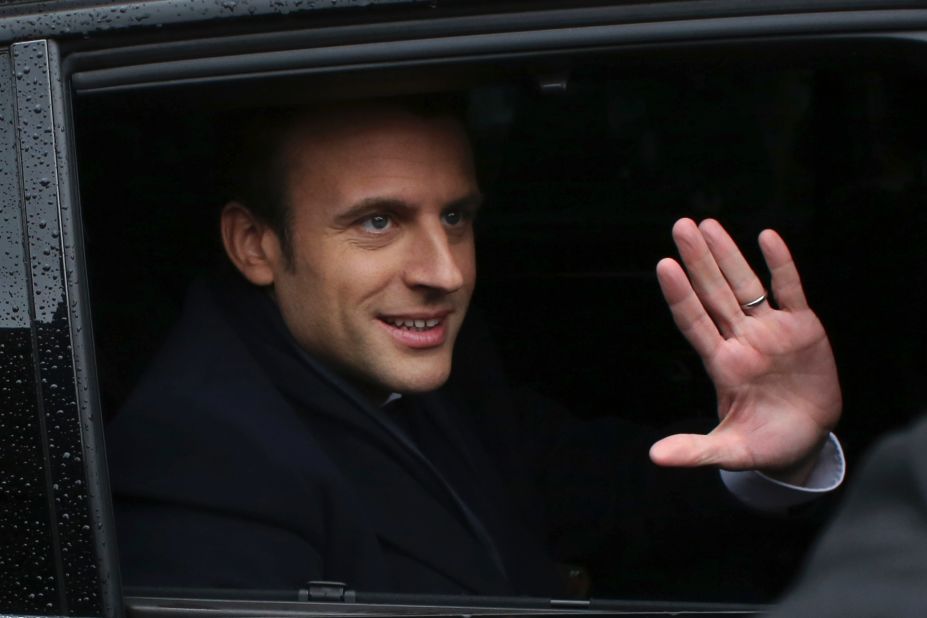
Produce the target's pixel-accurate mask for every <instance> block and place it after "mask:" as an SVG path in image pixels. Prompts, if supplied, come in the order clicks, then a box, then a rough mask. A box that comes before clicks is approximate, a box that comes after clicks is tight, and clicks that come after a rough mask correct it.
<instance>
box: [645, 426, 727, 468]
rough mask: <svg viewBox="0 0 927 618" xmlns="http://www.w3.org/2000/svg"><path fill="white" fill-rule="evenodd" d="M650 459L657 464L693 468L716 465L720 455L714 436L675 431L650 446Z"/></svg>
mask: <svg viewBox="0 0 927 618" xmlns="http://www.w3.org/2000/svg"><path fill="white" fill-rule="evenodd" d="M650 460H651V461H653V463H655V464H657V465H658V466H668V467H677V468H679V467H681V468H694V467H697V466H711V465H716V464H718V463H719V461H720V460H721V457H720V453H719V445H718V440H717V438H716V437H714V436H711V435H707V436H703V435H701V434H695V433H677V434H675V435H672V436H669V437H666V438H663V439H662V440H660V441H659V442H657V443H656V444H654V445H653V446H651V447H650Z"/></svg>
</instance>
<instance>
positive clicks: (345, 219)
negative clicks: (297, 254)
mask: <svg viewBox="0 0 927 618" xmlns="http://www.w3.org/2000/svg"><path fill="white" fill-rule="evenodd" d="M482 204H483V195H482V194H481V193H479V192H474V193H470V194H469V195H465V196H464V197H461V198H458V199H456V200H452V201H451V202H448V203H447V204H445V205H444V206H443V207H442V208H441V210H447V209H452V208H461V209H467V210H470V211H471V212H472V213H473V214H476V212H477V211H478V210H479V208H480V206H481V205H482ZM415 209H416V207H415V205H413V204H412V203H410V202H407V201H405V200H402V199H398V198H392V197H368V198H365V199H362V200H361V201H359V202H357V203H356V204H354V205H352V206H351V207H349V208H348V209H347V210H345V211H344V212H341V213H338V215H337V216H336V217H335V222H336V224H338V225H351V224H353V223H354V222H355V221H357V220H358V219H360V218H362V217H364V216H365V215H368V214H371V213H374V212H379V211H386V212H397V213H399V214H411V213H412V212H414V211H415Z"/></svg>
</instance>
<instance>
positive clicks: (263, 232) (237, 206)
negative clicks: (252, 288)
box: [219, 202, 284, 286]
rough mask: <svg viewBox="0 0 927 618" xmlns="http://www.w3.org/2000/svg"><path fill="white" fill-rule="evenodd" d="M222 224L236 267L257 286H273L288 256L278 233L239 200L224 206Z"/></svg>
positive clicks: (220, 225)
mask: <svg viewBox="0 0 927 618" xmlns="http://www.w3.org/2000/svg"><path fill="white" fill-rule="evenodd" d="M219 227H220V228H221V231H222V244H223V246H225V253H226V255H228V256H229V259H230V260H231V261H232V264H234V265H235V268H237V269H238V270H239V271H240V272H241V274H242V275H244V276H245V279H247V280H248V281H250V282H251V283H253V284H254V285H262V286H263V285H271V284H272V283H273V282H274V273H275V272H277V271H278V269H279V267H280V266H281V265H282V260H283V257H284V256H283V252H282V250H281V247H280V239H279V238H277V234H276V233H275V232H274V231H273V230H272V229H271V228H270V227H268V225H267V224H266V223H264V222H263V221H261V220H260V219H258V218H257V217H255V216H254V214H253V213H252V212H251V211H250V210H248V209H247V208H246V207H245V206H244V205H243V204H241V203H239V202H229V203H228V204H226V205H225V206H224V207H223V208H222V215H221V217H220V219H219Z"/></svg>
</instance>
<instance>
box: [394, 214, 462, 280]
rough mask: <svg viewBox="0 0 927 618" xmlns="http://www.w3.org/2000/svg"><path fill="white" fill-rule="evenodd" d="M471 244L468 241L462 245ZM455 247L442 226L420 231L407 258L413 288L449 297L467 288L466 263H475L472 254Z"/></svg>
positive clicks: (407, 270) (406, 277)
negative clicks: (464, 287) (465, 286)
mask: <svg viewBox="0 0 927 618" xmlns="http://www.w3.org/2000/svg"><path fill="white" fill-rule="evenodd" d="M465 242H469V241H466V240H461V241H458V243H465ZM464 249H465V247H462V246H460V244H455V243H452V242H451V240H450V239H449V238H448V235H447V232H446V231H445V229H444V226H443V225H441V224H438V225H433V226H429V227H428V228H425V229H421V230H419V233H418V234H416V238H415V242H414V243H412V245H411V247H410V249H409V251H410V255H408V256H407V262H406V269H405V280H406V284H407V285H409V287H427V288H432V289H435V290H440V291H442V292H445V293H450V292H454V291H456V290H458V289H460V288H461V287H462V286H463V285H464V272H463V268H464V267H465V265H464V264H461V263H460V262H461V261H462V260H468V259H472V258H470V257H469V256H470V255H472V252H469V251H465V250H464Z"/></svg>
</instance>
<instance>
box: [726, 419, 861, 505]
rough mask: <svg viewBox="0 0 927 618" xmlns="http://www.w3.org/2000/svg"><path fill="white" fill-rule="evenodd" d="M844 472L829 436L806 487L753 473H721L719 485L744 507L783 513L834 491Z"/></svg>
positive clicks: (834, 440)
mask: <svg viewBox="0 0 927 618" xmlns="http://www.w3.org/2000/svg"><path fill="white" fill-rule="evenodd" d="M845 472H846V462H845V460H844V458H843V447H841V446H840V441H839V440H837V436H835V435H834V434H832V433H831V434H829V435H828V436H827V442H825V443H824V446H823V447H822V448H821V453H820V455H819V456H818V461H817V463H816V464H815V466H814V469H813V470H812V471H811V474H810V475H809V476H808V481H807V483H806V484H805V485H792V484H790V483H785V482H782V481H777V480H776V479H773V478H770V477H768V476H766V475H765V474H763V473H762V472H757V471H755V470H744V471H736V472H735V471H731V470H721V481H722V482H723V483H724V485H725V486H726V487H727V489H728V491H730V492H731V493H732V494H734V496H735V497H736V498H737V499H738V500H740V501H741V502H743V503H744V504H746V505H748V506H750V507H752V508H754V509H757V510H759V511H768V512H783V511H785V510H787V509H788V508H789V507H793V506H797V505H799V504H804V503H806V502H810V501H812V500H814V499H815V498H816V497H817V496H819V495H821V494H826V493H827V492H830V491H833V490H835V489H837V487H839V486H840V484H841V483H843V476H844V473H845Z"/></svg>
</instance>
